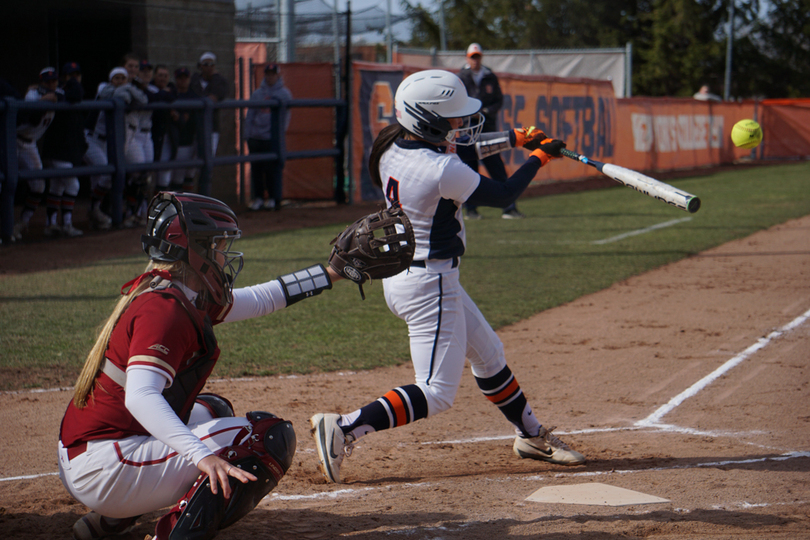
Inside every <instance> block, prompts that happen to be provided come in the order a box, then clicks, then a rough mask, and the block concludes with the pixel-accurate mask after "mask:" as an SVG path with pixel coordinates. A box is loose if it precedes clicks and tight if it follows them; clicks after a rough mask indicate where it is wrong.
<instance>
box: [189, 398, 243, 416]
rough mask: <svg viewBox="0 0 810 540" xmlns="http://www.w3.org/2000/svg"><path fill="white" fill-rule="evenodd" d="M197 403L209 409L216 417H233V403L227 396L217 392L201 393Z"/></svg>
mask: <svg viewBox="0 0 810 540" xmlns="http://www.w3.org/2000/svg"><path fill="white" fill-rule="evenodd" d="M196 401H197V403H199V404H200V405H202V406H203V407H205V408H206V409H208V412H210V413H211V416H213V417H214V418H233V416H234V412H233V405H232V404H231V402H230V401H228V400H227V399H226V398H224V397H222V396H220V395H217V394H199V395H198V396H197V400H196Z"/></svg>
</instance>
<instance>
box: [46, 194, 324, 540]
mask: <svg viewBox="0 0 810 540" xmlns="http://www.w3.org/2000/svg"><path fill="white" fill-rule="evenodd" d="M240 235H241V232H240V230H239V226H238V223H237V218H236V215H235V214H234V212H233V211H232V210H231V209H230V208H229V207H228V206H227V205H225V204H224V203H222V202H221V201H218V200H216V199H212V198H210V197H205V196H202V195H197V194H192V193H177V192H163V193H158V194H157V195H156V196H155V197H154V198H153V200H152V201H151V204H150V205H149V209H148V220H147V225H146V234H145V235H143V236H142V237H141V243H142V247H143V249H144V251H145V252H146V253H147V255H148V256H149V259H150V261H149V263H148V265H147V267H146V269H145V271H144V273H143V274H141V275H140V276H139V277H137V278H135V279H133V280H132V281H130V282H129V283H126V284H125V285H124V286H123V287H122V289H121V292H122V295H123V296H122V297H121V299H120V300H119V301H118V303H117V304H116V306H115V308H114V310H113V312H112V314H111V315H110V317H109V318H108V319H107V322H106V324H105V325H104V327H103V328H102V330H101V332H100V334H99V337H98V339H97V341H96V343H95V346H94V347H93V348H92V350H91V351H90V353H89V354H88V356H87V360H86V362H85V364H84V367H83V369H82V371H81V374H80V375H79V378H78V380H77V383H76V386H75V390H74V395H73V400H72V401H71V402H70V403H69V405H68V407H67V411H66V412H65V415H64V418H63V420H62V424H61V428H60V440H59V444H58V453H59V476H60V478H61V480H62V483H63V484H64V486H65V488H66V489H67V490H68V491H69V492H70V494H71V495H72V496H73V497H75V498H76V500H78V501H79V502H81V503H82V504H84V505H86V506H87V507H89V508H90V509H91V512H90V513H88V514H87V515H85V516H83V517H82V518H81V519H79V520H78V521H77V522H76V523H75V525H74V526H73V535H74V537H75V538H76V539H77V540H89V539H95V538H103V537H106V536H112V535H119V534H123V533H125V532H127V531H129V530H131V529H132V528H133V527H134V526H135V525H136V522H137V520H138V518H139V517H140V516H141V515H143V514H146V513H149V512H154V511H157V510H159V509H162V508H167V507H172V505H174V506H173V507H172V508H171V509H170V510H169V512H168V513H166V514H165V515H164V516H163V517H161V518H160V519H159V520H158V522H157V526H156V530H155V538H157V539H159V540H181V539H189V538H194V539H207V538H212V537H214V536H215V535H216V534H217V532H218V531H219V530H220V529H223V528H225V527H227V526H229V525H231V524H233V523H234V522H235V521H237V520H238V519H240V518H242V517H243V516H245V515H246V514H247V513H248V512H249V511H250V510H252V509H253V508H254V507H255V506H256V505H257V504H258V502H259V501H260V500H261V499H262V497H264V496H265V495H266V494H267V493H269V492H270V491H271V490H272V489H274V488H275V487H276V486H277V485H278V482H279V481H280V480H281V478H282V477H283V476H284V474H285V473H286V472H287V470H288V469H289V467H290V465H291V464H292V460H293V456H294V454H295V448H296V436H295V432H294V430H293V426H292V423H291V422H289V421H286V420H284V419H282V418H279V417H277V416H275V415H273V414H270V413H268V412H262V411H252V412H248V413H247V415H246V416H236V414H235V412H234V410H233V407H232V405H231V403H230V402H229V401H228V400H227V399H226V398H224V397H221V396H218V395H215V394H205V393H200V392H201V389H202V388H203V387H204V385H205V383H206V380H207V379H208V377H209V375H210V374H211V372H212V370H213V369H214V365H215V364H216V362H217V359H218V358H219V355H220V350H219V348H218V347H217V340H216V337H215V336H214V331H213V327H214V326H216V325H217V324H220V323H225V322H234V321H240V320H244V319H249V318H253V317H259V316H262V315H266V314H269V313H273V312H274V311H277V310H279V309H283V308H285V307H289V306H290V305H292V304H294V303H295V302H298V301H300V300H303V299H304V298H308V297H310V296H314V295H317V294H319V293H321V292H322V291H323V290H325V289H331V288H332V281H333V280H334V279H338V278H339V276H338V275H337V274H336V273H335V272H334V271H333V270H332V269H331V268H329V269H327V268H325V267H324V266H323V265H320V264H318V265H314V266H311V267H309V268H306V269H303V270H300V271H298V272H294V273H291V274H287V275H284V276H281V277H279V278H278V279H274V280H271V281H268V282H265V283H261V284H258V285H254V286H251V287H244V288H238V289H234V288H233V285H234V281H235V279H236V277H237V275H238V274H239V272H240V270H241V268H242V254H241V253H239V252H236V251H233V250H232V244H233V242H234V241H235V240H236V239H238V238H239V237H240Z"/></svg>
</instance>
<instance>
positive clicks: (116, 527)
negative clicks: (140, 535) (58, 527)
mask: <svg viewBox="0 0 810 540" xmlns="http://www.w3.org/2000/svg"><path fill="white" fill-rule="evenodd" d="M139 517H141V516H135V517H130V518H121V519H116V518H108V517H106V516H102V515H101V514H99V513H97V512H90V513H89V514H87V515H86V516H84V517H82V518H81V519H80V520H79V521H77V522H76V523H74V524H73V538H75V540H93V539H95V538H105V537H107V536H118V535H121V534H126V533H128V532H129V531H131V530H132V529H134V528H135V525H136V523H137V521H138V518H139Z"/></svg>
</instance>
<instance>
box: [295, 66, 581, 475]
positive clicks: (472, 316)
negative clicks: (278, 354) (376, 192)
mask: <svg viewBox="0 0 810 540" xmlns="http://www.w3.org/2000/svg"><path fill="white" fill-rule="evenodd" d="M394 107H395V108H396V119H397V123H395V124H392V125H390V126H388V127H386V128H384V129H383V130H382V131H381V132H380V134H379V135H378V137H377V139H376V140H375V141H374V144H373V146H372V148H371V153H370V156H369V171H370V173H371V177H372V179H373V181H374V183H375V184H376V185H378V186H379V187H381V188H382V190H383V193H385V197H386V199H387V202H388V205H389V207H391V208H401V209H403V210H404V211H405V212H406V213H407V214H408V217H409V218H410V221H411V223H412V224H413V229H414V235H415V241H416V250H415V253H414V261H413V263H412V265H411V267H410V269H409V270H408V271H407V272H402V273H401V274H397V275H395V276H393V277H391V278H388V279H386V280H384V281H383V288H384V291H385V300H386V302H387V304H388V307H389V309H390V310H391V311H392V312H393V313H394V314H395V315H396V316H398V317H399V318H401V319H403V320H404V321H405V322H406V323H407V324H408V335H409V337H410V348H411V360H412V361H413V367H414V371H415V379H416V380H415V382H414V384H408V385H403V386H400V387H398V388H394V389H393V390H390V391H389V392H388V393H386V394H385V395H383V396H381V397H380V398H378V399H376V400H374V401H372V402H371V403H368V404H366V405H364V406H362V407H360V408H359V409H357V410H355V411H353V412H351V413H349V414H344V415H340V414H333V413H318V414H316V415H314V416H313V417H312V418H310V424H311V427H312V435H313V437H314V438H315V444H316V448H317V451H318V460H319V462H320V463H319V465H320V468H321V472H322V473H323V475H324V477H325V478H326V480H327V481H328V482H335V483H339V482H340V481H341V466H342V464H343V460H344V458H345V457H346V456H348V455H349V454H350V452H351V450H352V448H353V446H354V443H355V442H356V441H357V440H358V439H359V438H360V437H363V436H365V435H367V434H369V433H373V432H375V431H381V430H384V429H389V428H395V427H400V426H403V425H406V424H409V423H411V422H415V421H417V420H420V419H422V418H427V417H428V416H432V415H435V414H438V413H440V412H442V411H445V410H447V409H449V408H450V407H451V406H452V404H453V400H454V398H455V396H456V392H457V391H458V387H459V384H460V383H461V375H462V372H463V370H464V364H465V359H466V360H469V362H470V365H471V366H472V373H473V376H474V377H475V381H476V383H477V384H478V387H479V388H480V389H481V391H482V393H483V394H484V395H485V396H486V397H487V399H489V400H490V401H491V402H492V403H493V404H494V405H496V406H497V407H498V408H499V409H500V411H501V412H502V413H503V415H504V416H505V417H506V419H507V420H508V421H509V422H511V423H512V425H513V426H514V427H515V431H516V437H515V441H514V444H513V451H514V453H515V454H517V455H518V457H521V458H530V459H537V460H543V461H547V462H550V463H555V464H561V465H578V464H580V463H584V462H585V457H584V456H583V455H582V454H580V453H579V452H576V451H574V450H572V449H571V448H570V447H569V446H568V445H566V444H565V443H564V442H563V441H561V440H560V439H559V438H557V437H556V436H555V435H554V434H553V433H552V430H553V429H554V428H553V427H550V428H546V427H544V426H543V425H541V424H540V422H539V421H538V419H537V418H536V417H535V416H534V414H533V412H532V409H531V407H530V406H529V403H528V400H527V399H526V397H525V396H524V395H523V391H522V389H521V387H520V385H519V384H518V382H517V379H516V378H515V376H514V375H513V374H512V372H511V371H510V369H509V366H508V365H507V364H506V359H505V356H504V350H503V344H502V343H501V341H500V339H499V338H498V336H497V334H495V332H494V331H493V330H492V328H491V327H490V325H489V323H488V322H487V321H486V319H485V318H484V316H483V315H482V314H481V311H480V310H479V309H478V307H477V306H476V305H475V302H473V300H472V299H471V298H470V296H469V295H468V294H467V292H466V291H465V290H464V288H463V287H462V286H461V283H460V280H459V265H460V261H459V259H460V258H461V256H462V255H463V254H464V250H465V243H466V238H465V230H464V219H463V217H462V210H461V208H462V205H463V204H464V203H465V202H470V203H472V204H474V205H476V206H494V207H500V208H503V207H506V206H508V205H510V204H512V203H513V202H514V201H515V200H516V199H517V198H518V197H519V196H520V194H521V193H522V192H523V190H524V189H525V188H526V187H527V186H528V185H529V182H531V180H532V179H533V178H534V176H535V174H536V173H537V171H538V169H540V167H541V166H543V165H546V164H547V163H548V162H549V161H550V160H552V159H554V158H556V157H559V156H560V150H562V149H563V148H564V147H565V143H564V142H562V141H559V140H553V139H550V138H547V137H546V136H545V134H544V133H542V132H541V131H539V130H532V129H529V130H516V131H515V132H507V133H501V134H488V135H490V137H488V138H487V139H486V140H483V141H480V143H479V141H478V136H479V134H480V129H481V124H482V122H483V120H482V119H481V118H480V116H481V115H480V114H479V111H480V109H481V102H480V101H479V100H477V99H474V98H470V97H469V96H468V95H467V91H466V89H465V88H464V85H463V84H462V82H461V80H460V79H459V78H458V77H457V76H456V75H454V74H452V73H450V72H447V71H442V70H428V71H421V72H418V73H415V74H413V75H411V76H409V77H407V78H406V79H405V80H404V81H402V84H400V86H399V88H398V89H397V92H396V96H395V100H394ZM476 143H478V144H477V148H476V151H477V152H478V155H479V157H480V156H483V155H488V154H489V152H492V151H495V152H497V151H501V150H505V149H507V148H511V147H513V146H521V147H523V148H526V149H528V150H532V152H531V155H530V156H529V157H528V158H527V160H526V162H525V163H524V164H523V165H522V166H521V167H520V168H519V169H518V170H517V171H516V172H515V173H514V174H513V175H512V176H511V177H510V178H509V179H508V180H506V182H497V181H494V180H492V179H490V178H487V177H485V176H481V175H479V174H478V173H477V172H476V171H473V170H472V169H471V168H469V167H468V166H466V165H465V164H464V163H463V162H462V161H461V160H460V159H459V157H458V155H457V154H455V153H454V152H453V149H454V146H455V145H461V144H467V145H470V146H472V145H476ZM492 279H500V280H505V281H507V282H508V281H509V276H508V272H504V273H503V274H498V275H494V276H492ZM511 286H513V287H520V286H521V284H519V283H512V284H511Z"/></svg>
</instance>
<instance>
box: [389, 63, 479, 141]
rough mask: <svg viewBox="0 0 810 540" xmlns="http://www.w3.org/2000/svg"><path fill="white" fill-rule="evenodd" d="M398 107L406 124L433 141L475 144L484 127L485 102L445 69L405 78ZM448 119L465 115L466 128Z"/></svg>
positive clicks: (399, 117)
mask: <svg viewBox="0 0 810 540" xmlns="http://www.w3.org/2000/svg"><path fill="white" fill-rule="evenodd" d="M394 108H395V110H396V118H397V122H399V124H400V125H401V126H402V127H404V128H405V129H407V130H408V131H409V132H410V133H412V134H414V135H416V136H417V137H420V138H422V139H424V140H426V141H427V142H429V143H433V144H439V143H441V142H443V141H450V142H454V141H455V142H456V144H460V145H462V146H467V145H473V144H475V143H476V141H477V140H478V136H479V135H480V134H481V129H482V128H483V126H484V117H483V115H482V114H481V113H480V112H479V111H480V110H481V101H479V100H477V99H475V98H471V97H469V96H468V95H467V89H466V88H465V87H464V83H462V82H461V79H459V78H458V77H457V76H456V75H455V74H453V73H450V72H449V71H444V70H441V69H429V70H425V71H419V72H417V73H414V74H413V75H411V76H409V77H407V78H406V79H405V80H404V81H402V83H401V84H400V85H399V88H397V93H396V96H395V97H394ZM448 118H461V119H462V121H463V125H462V127H460V128H458V129H453V128H452V126H451V125H450V122H449V121H448Z"/></svg>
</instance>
